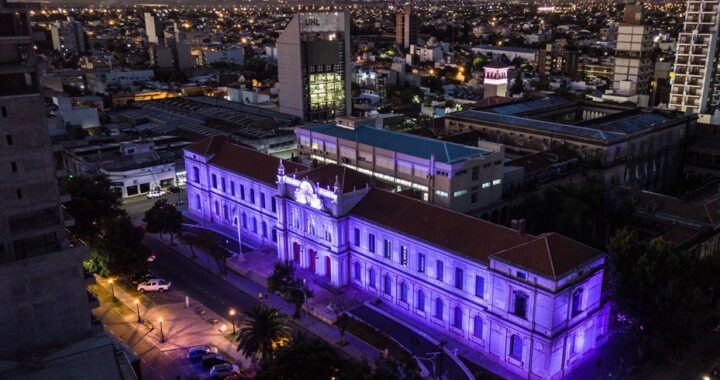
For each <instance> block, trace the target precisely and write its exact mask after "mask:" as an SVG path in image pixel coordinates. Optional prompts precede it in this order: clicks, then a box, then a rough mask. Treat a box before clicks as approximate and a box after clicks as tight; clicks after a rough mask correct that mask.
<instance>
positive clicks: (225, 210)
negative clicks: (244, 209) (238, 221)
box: [223, 205, 230, 220]
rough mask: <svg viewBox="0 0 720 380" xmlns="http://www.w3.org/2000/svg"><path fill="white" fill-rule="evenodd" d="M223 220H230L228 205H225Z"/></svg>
mask: <svg viewBox="0 0 720 380" xmlns="http://www.w3.org/2000/svg"><path fill="white" fill-rule="evenodd" d="M223 218H224V219H225V220H229V219H230V212H228V206H227V205H223Z"/></svg>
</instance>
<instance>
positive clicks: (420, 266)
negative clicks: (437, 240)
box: [418, 253, 425, 273]
mask: <svg viewBox="0 0 720 380" xmlns="http://www.w3.org/2000/svg"><path fill="white" fill-rule="evenodd" d="M418 272H420V273H425V254H424V253H418Z"/></svg>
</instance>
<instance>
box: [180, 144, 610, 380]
mask: <svg viewBox="0 0 720 380" xmlns="http://www.w3.org/2000/svg"><path fill="white" fill-rule="evenodd" d="M185 166H186V168H187V173H188V177H187V193H188V213H189V216H191V217H193V218H195V219H198V220H201V221H202V222H203V223H206V224H213V225H215V226H216V227H217V228H218V229H220V230H226V231H228V234H229V235H230V236H232V233H233V231H235V228H236V226H237V224H236V223H241V228H242V234H243V239H244V241H251V242H252V243H254V244H256V245H266V246H272V247H274V248H276V249H277V259H278V260H283V261H285V260H287V261H290V262H293V263H294V264H295V265H298V266H300V267H302V268H307V269H308V270H310V271H312V272H313V273H315V274H316V275H317V276H318V279H323V278H324V279H325V281H327V282H328V283H330V284H332V285H333V286H337V287H341V286H348V285H349V286H354V287H356V288H358V289H362V290H363V291H366V292H368V293H372V294H374V295H376V296H377V297H378V298H381V299H382V300H383V302H384V303H385V304H387V305H392V306H393V307H394V308H395V309H396V310H398V311H401V312H402V313H403V314H404V315H405V316H406V319H407V321H409V322H412V323H413V324H415V325H420V326H423V328H426V329H427V330H431V329H438V330H442V331H444V332H445V333H450V334H454V335H455V336H457V338H458V339H460V340H462V341H464V342H465V343H466V344H467V345H468V346H471V347H474V348H475V349H477V350H478V351H480V352H481V353H483V354H484V355H486V356H487V357H488V358H490V359H491V360H493V361H495V362H497V363H499V364H501V365H502V366H504V367H506V368H507V369H509V370H511V371H513V372H516V373H517V374H519V375H522V376H524V377H528V378H542V379H554V378H562V377H563V376H565V375H567V374H568V373H570V372H571V371H572V370H573V369H574V368H576V367H577V366H578V365H579V363H581V362H583V361H584V360H585V359H587V358H588V357H590V356H591V353H592V352H593V351H594V349H595V348H597V347H598V346H600V345H602V344H603V343H604V342H605V341H606V339H607V337H608V333H609V329H608V322H609V315H610V308H609V305H608V304H607V303H603V302H602V301H601V291H602V283H603V267H604V263H605V254H604V253H602V252H600V251H597V250H595V249H593V248H590V247H587V246H585V245H583V244H580V243H578V242H576V241H573V240H571V239H569V238H567V237H564V236H562V235H559V234H555V233H550V234H543V235H540V236H533V235H529V234H526V233H524V232H523V231H522V229H511V228H506V227H503V226H499V225H495V224H492V223H489V222H486V221H483V220H480V219H476V218H472V217H469V216H466V215H464V214H461V213H457V212H454V211H450V210H447V209H444V208H440V207H437V206H434V205H431V204H428V203H425V202H422V201H419V200H415V199H412V198H409V197H405V196H403V195H400V194H396V193H393V192H390V191H387V190H384V187H383V185H382V184H379V183H376V182H375V181H374V180H373V179H372V178H370V177H368V176H365V175H364V174H361V173H358V172H355V171H353V170H351V169H348V168H345V167H342V166H339V165H335V164H326V165H322V166H319V167H317V168H306V167H305V166H302V165H299V164H297V163H293V162H287V161H281V160H278V159H277V158H274V157H272V156H269V155H265V154H263V153H259V152H255V151H252V150H248V149H245V148H243V147H240V146H237V145H235V144H233V143H231V142H229V141H228V140H227V139H225V138H223V137H213V138H211V139H206V140H203V141H201V142H198V143H196V144H195V145H192V146H190V147H188V148H187V149H186V150H185Z"/></svg>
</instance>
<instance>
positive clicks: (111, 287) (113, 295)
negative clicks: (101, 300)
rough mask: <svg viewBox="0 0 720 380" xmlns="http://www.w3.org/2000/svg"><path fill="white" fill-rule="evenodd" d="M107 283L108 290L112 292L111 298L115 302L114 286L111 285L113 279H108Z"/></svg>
mask: <svg viewBox="0 0 720 380" xmlns="http://www.w3.org/2000/svg"><path fill="white" fill-rule="evenodd" d="M108 283H109V284H110V292H111V293H112V300H113V302H117V298H116V297H115V287H114V286H113V279H112V278H111V279H109V280H108Z"/></svg>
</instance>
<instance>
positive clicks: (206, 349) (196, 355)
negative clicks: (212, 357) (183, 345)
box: [187, 345, 217, 360]
mask: <svg viewBox="0 0 720 380" xmlns="http://www.w3.org/2000/svg"><path fill="white" fill-rule="evenodd" d="M215 352H217V349H216V348H214V347H211V346H208V345H203V346H196V347H191V348H190V349H189V350H188V353H187V357H188V359H190V360H198V359H202V357H203V356H205V355H207V354H212V353H215Z"/></svg>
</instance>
